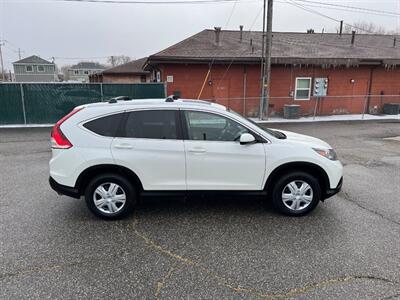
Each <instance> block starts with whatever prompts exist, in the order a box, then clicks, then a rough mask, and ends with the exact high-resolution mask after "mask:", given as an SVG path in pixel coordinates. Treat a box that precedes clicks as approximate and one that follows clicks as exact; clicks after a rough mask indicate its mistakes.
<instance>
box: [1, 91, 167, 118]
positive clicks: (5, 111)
mask: <svg viewBox="0 0 400 300" xmlns="http://www.w3.org/2000/svg"><path fill="white" fill-rule="evenodd" d="M116 96H129V97H131V98H132V99H147V98H165V97H166V93H165V86H164V84H163V83H140V84H139V83H138V84H103V83H98V84H97V83H91V84H82V83H2V84H0V125H19V124H25V125H27V124H52V123H55V122H57V120H59V119H60V118H61V117H63V116H64V115H66V114H67V113H68V112H70V111H71V110H72V109H73V108H74V107H76V106H78V105H81V104H87V103H94V102H100V101H105V100H107V99H109V98H112V97H116Z"/></svg>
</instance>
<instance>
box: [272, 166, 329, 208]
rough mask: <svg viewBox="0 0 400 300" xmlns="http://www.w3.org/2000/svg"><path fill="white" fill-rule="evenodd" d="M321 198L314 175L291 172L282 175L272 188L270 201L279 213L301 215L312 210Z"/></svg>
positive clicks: (318, 184)
mask: <svg viewBox="0 0 400 300" xmlns="http://www.w3.org/2000/svg"><path fill="white" fill-rule="evenodd" d="M320 199H321V186H320V183H319V181H318V179H316V178H315V177H314V176H312V175H310V174H308V173H305V172H293V173H288V174H286V175H284V176H282V177H281V178H280V179H279V180H278V181H277V182H276V183H275V185H274V187H273V190H272V203H273V205H274V207H275V208H276V209H277V210H278V211H279V212H281V213H283V214H286V215H291V216H302V215H305V214H307V213H309V212H310V211H312V210H313V209H314V208H315V207H316V206H317V205H318V203H319V201H320Z"/></svg>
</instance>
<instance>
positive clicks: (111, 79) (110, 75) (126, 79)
mask: <svg viewBox="0 0 400 300" xmlns="http://www.w3.org/2000/svg"><path fill="white" fill-rule="evenodd" d="M146 60H147V57H144V58H140V59H137V60H133V61H130V62H128V63H126V64H122V65H119V66H116V67H113V68H109V69H106V70H104V71H102V72H98V73H95V74H92V75H90V76H89V79H90V82H104V83H140V82H150V80H151V72H150V71H147V70H144V69H143V67H144V64H145V62H146Z"/></svg>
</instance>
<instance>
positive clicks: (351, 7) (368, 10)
mask: <svg viewBox="0 0 400 300" xmlns="http://www.w3.org/2000/svg"><path fill="white" fill-rule="evenodd" d="M294 1H295V2H304V3H311V4H318V5H323V6H330V7H337V8H344V9H351V10H352V11H354V10H361V11H365V12H371V13H376V14H383V15H393V16H400V13H396V12H391V11H387V10H379V9H371V8H364V7H359V6H351V5H343V4H333V3H326V2H320V1H311V0H294Z"/></svg>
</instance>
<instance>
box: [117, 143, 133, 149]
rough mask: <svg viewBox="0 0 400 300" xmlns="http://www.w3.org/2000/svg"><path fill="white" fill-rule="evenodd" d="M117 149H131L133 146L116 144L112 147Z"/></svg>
mask: <svg viewBox="0 0 400 300" xmlns="http://www.w3.org/2000/svg"><path fill="white" fill-rule="evenodd" d="M114 148H117V149H133V146H132V145H130V144H117V145H115V146H114Z"/></svg>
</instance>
